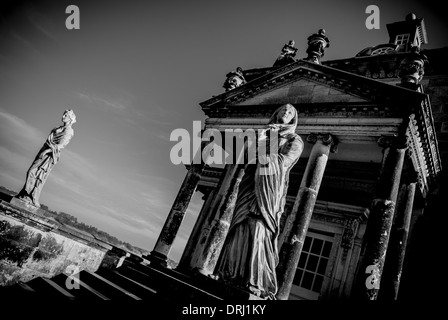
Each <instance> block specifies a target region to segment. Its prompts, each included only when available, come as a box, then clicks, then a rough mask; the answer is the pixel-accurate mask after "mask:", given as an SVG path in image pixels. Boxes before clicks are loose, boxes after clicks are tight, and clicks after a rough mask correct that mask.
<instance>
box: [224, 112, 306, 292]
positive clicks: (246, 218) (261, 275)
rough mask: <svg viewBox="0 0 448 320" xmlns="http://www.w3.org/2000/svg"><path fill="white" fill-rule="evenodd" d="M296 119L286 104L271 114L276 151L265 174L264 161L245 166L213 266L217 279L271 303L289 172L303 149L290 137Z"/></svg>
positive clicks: (298, 138) (292, 134)
mask: <svg viewBox="0 0 448 320" xmlns="http://www.w3.org/2000/svg"><path fill="white" fill-rule="evenodd" d="M297 120H298V119H297V110H296V109H295V108H294V107H293V106H292V105H290V104H286V105H284V106H282V107H280V108H278V109H277V110H276V111H275V112H274V113H273V115H272V116H271V119H270V122H269V130H274V131H275V132H277V133H278V148H279V149H278V153H275V152H271V153H270V154H267V156H266V157H267V158H268V162H269V164H268V169H269V170H268V174H266V170H264V172H262V171H263V169H266V165H263V164H262V163H266V161H260V162H259V163H257V164H247V165H246V166H245V174H244V176H243V179H242V180H241V183H240V186H239V191H238V196H237V200H236V204H235V210H234V214H233V218H232V221H231V224H230V227H229V232H228V234H227V237H226V240H225V242H224V246H223V249H222V252H221V255H220V258H219V260H218V263H217V266H216V268H215V275H216V276H217V277H218V279H220V280H223V281H224V282H229V283H231V284H233V285H236V286H238V287H241V288H243V289H245V290H249V291H250V292H251V293H253V294H255V295H257V296H259V297H262V298H265V299H275V295H276V293H277V277H276V273H275V268H276V266H277V264H278V251H279V250H278V247H277V240H278V236H279V232H280V230H279V223H280V218H281V215H282V213H283V209H284V206H285V201H286V193H287V190H288V181H289V172H290V170H291V168H292V167H293V166H294V164H295V163H296V162H297V161H298V159H299V157H300V155H301V153H302V150H303V142H302V139H301V138H300V136H299V135H297V134H296V133H295V129H296V127H297ZM259 156H260V155H259Z"/></svg>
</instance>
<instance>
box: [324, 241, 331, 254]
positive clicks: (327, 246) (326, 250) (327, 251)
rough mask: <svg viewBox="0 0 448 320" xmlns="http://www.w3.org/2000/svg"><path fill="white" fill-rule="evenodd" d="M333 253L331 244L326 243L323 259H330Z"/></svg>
mask: <svg viewBox="0 0 448 320" xmlns="http://www.w3.org/2000/svg"><path fill="white" fill-rule="evenodd" d="M330 251H331V242H329V241H325V245H324V250H322V256H323V257H327V258H328V257H329V256H330Z"/></svg>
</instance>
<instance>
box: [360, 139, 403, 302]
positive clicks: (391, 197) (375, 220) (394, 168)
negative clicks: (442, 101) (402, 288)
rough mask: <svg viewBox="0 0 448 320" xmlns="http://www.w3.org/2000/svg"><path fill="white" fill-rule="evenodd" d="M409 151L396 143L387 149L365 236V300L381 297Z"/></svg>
mask: <svg viewBox="0 0 448 320" xmlns="http://www.w3.org/2000/svg"><path fill="white" fill-rule="evenodd" d="M405 151H406V149H405V148H404V147H403V148H398V147H397V146H396V145H395V143H394V144H393V145H392V146H387V147H386V148H385V149H384V156H383V165H382V168H381V172H380V176H379V180H378V183H377V188H376V191H375V198H374V200H373V201H372V204H371V206H370V214H369V220H368V222H367V227H366V232H365V236H364V258H363V262H362V265H361V269H360V270H359V273H358V283H357V286H358V290H359V291H358V295H359V298H360V299H361V300H376V299H377V296H378V291H379V287H380V280H381V275H382V273H383V267H384V261H385V258H386V250H387V245H388V242H389V236H390V230H391V227H392V220H393V215H394V210H395V203H396V200H397V194H398V186H399V182H400V176H401V171H402V167H403V159H404V155H405Z"/></svg>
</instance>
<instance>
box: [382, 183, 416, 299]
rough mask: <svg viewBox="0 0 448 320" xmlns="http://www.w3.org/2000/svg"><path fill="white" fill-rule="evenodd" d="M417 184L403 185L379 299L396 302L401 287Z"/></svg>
mask: <svg viewBox="0 0 448 320" xmlns="http://www.w3.org/2000/svg"><path fill="white" fill-rule="evenodd" d="M415 189H416V182H411V183H406V184H402V185H401V190H400V197H399V201H398V203H397V210H396V212H395V214H396V217H395V222H394V224H393V227H392V232H391V234H390V240H389V245H388V249H387V255H386V261H385V264H384V273H383V277H382V279H381V288H380V292H379V296H378V297H379V299H381V300H396V299H397V297H398V290H399V287H400V278H401V271H402V269H403V262H404V257H405V253H406V245H407V241H408V233H409V225H410V223H411V216H412V208H413V204H414V196H415Z"/></svg>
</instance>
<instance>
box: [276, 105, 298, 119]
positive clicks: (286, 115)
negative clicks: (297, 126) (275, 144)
mask: <svg viewBox="0 0 448 320" xmlns="http://www.w3.org/2000/svg"><path fill="white" fill-rule="evenodd" d="M295 115H296V109H295V108H294V107H293V106H292V105H290V104H285V105H284V106H282V107H281V108H280V110H279V111H278V112H277V123H281V124H291V121H292V119H293V118H294V117H295Z"/></svg>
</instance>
